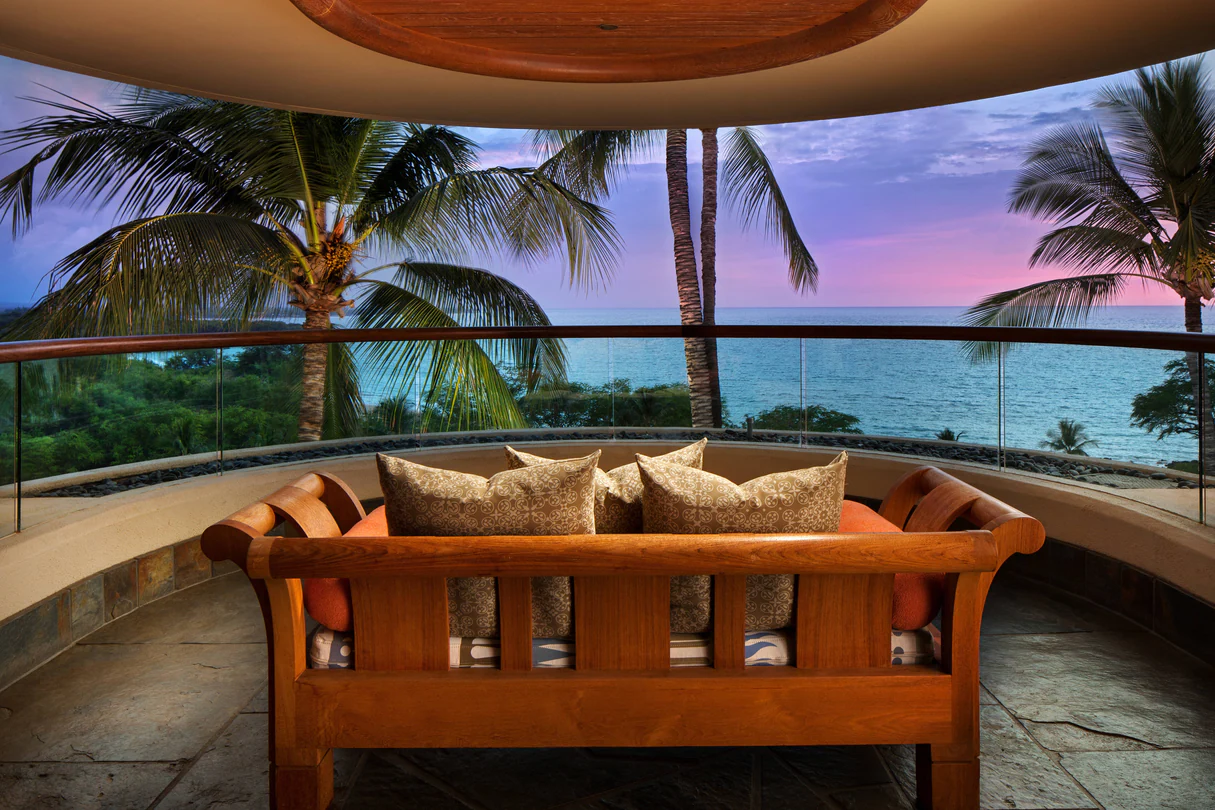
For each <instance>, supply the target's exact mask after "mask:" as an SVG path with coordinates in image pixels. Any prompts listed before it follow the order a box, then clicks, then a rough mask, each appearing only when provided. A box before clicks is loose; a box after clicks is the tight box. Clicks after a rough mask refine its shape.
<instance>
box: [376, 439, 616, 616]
mask: <svg viewBox="0 0 1215 810" xmlns="http://www.w3.org/2000/svg"><path fill="white" fill-rule="evenodd" d="M376 463H377V465H378V466H379V470H380V486H381V488H382V489H383V490H384V506H385V511H386V512H387V517H388V533H389V534H390V535H392V536H393V537H409V536H417V535H431V536H436V537H439V536H444V537H463V536H483V535H494V534H526V535H536V536H540V535H562V534H594V533H595V471H596V470H597V469H598V467H597V466H596V465H598V463H599V452H598V451H596V452H594V453H592V454H591V455H589V456H585V457H583V458H575V459H570V460H568V461H554V462H551V463H549V464H540V465H537V466H535V467H528V468H526V469H522V470H507V471H506V472H501V473H498V474H497V475H495V476H494V477H492V478H489V479H486V478H482V477H481V476H479V475H470V474H468V473H461V472H453V471H451V470H440V469H436V468H434V467H425V466H423V465H421V464H414V463H413V462H410V461H405V460H404V459H400V458H392V457H391V456H385V455H377V456H376ZM447 602H448V611H449V613H450V616H451V620H450V626H451V635H453V636H482V637H496V636H497V635H498V592H497V588H496V587H495V583H494V580H493V578H492V577H467V578H453V579H449V580H448V581H447ZM570 617H571V609H570V580H569V577H537V578H535V579H533V580H532V626H533V630H532V634H533V635H535V636H543V637H547V638H560V637H564V636H569V635H571V633H572V628H571V619H570Z"/></svg>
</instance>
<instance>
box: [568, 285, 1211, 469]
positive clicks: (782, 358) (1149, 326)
mask: <svg viewBox="0 0 1215 810" xmlns="http://www.w3.org/2000/svg"><path fill="white" fill-rule="evenodd" d="M962 312H963V309H962V308H961V307H855V308H835V307H800V308H787V309H775V308H774V309H741V308H735V309H731V308H723V309H720V310H719V312H718V317H717V320H718V322H719V323H722V324H774V325H782V324H867V325H876V326H883V325H891V326H893V325H907V324H919V325H957V324H958V323H959V319H960V316H961V314H962ZM549 317H550V318H551V319H552V321H553V322H554V323H556V324H675V323H678V322H679V316H678V312H677V311H676V310H674V309H558V310H550V311H549ZM1087 326H1090V327H1093V328H1105V329H1137V330H1158V331H1182V330H1183V317H1182V308H1181V307H1180V306H1176V307H1111V308H1108V309H1105V310H1103V311H1101V312H1098V313H1095V314H1094V315H1093V316H1092V317H1090V319H1089V321H1088V324H1087ZM567 349H568V352H569V377H570V379H571V380H574V381H577V382H583V383H587V384H591V385H599V384H603V383H607V382H608V381H610V380H612V379H620V378H625V379H628V380H629V382H630V383H631V384H632V385H634V386H637V385H656V384H661V383H672V382H680V381H686V372H685V367H684V359H683V343H682V341H680V340H659V339H646V340H638V339H629V340H611V341H609V340H570V341H567ZM718 353H719V357H720V369H721V387H722V396H723V399H724V402H725V407H726V414H727V419H729V420H731V421H734V422H736V423H742V422H743V421H744V420H745V417H746V416H747V415H756V414H759V413H761V412H762V411H765V410H767V409H769V408H772V407H775V406H778V405H800V404H802V403H803V402H804V403H805V404H808V405H810V404H814V405H823V406H826V407H828V408H832V409H834V410H837V411H842V412H844V413H847V414H851V415H853V416H856V417H858V418H859V419H860V429H861V430H863V431H864V432H865V433H868V434H874V435H889V436H902V437H909V438H932V437H933V436H935V434H936V433H937V431H939V430H942V429H945V428H948V429H950V430H953V431H954V432H957V433H962V434H963V436H962V439H963V441H967V442H977V443H983V444H995V443H996V441H997V431H998V425H997V407H998V398H997V394H998V392H997V368H996V364H995V363H990V364H976V363H973V362H971V361H970V360H969V359H968V358H967V357H966V356H965V355H964V354H963V353H962V351H961V346H960V344H955V343H946V342H936V341H925V342H907V341H860V340H855V341H854V340H806V341H804V342H803V341H800V340H796V339H790V340H721V341H719V342H718ZM1182 357H1183V355H1182V354H1181V353H1179V352H1162V351H1154V350H1144V349H1111V348H1095V347H1094V348H1090V347H1082V346H1076V347H1073V346H1033V345H1022V346H1019V347H1017V348H1016V349H1014V350H1013V351H1012V352H1011V354H1010V355H1009V357H1008V359H1007V360H1006V363H1005V396H1006V403H1005V415H1006V416H1005V430H1006V433H1007V436H1006V444H1007V445H1008V446H1010V447H1022V448H1037V447H1038V446H1039V443H1040V442H1042V441H1043V440H1044V439H1045V438H1046V431H1047V430H1048V429H1050V428H1052V427H1054V426H1056V425H1057V424H1058V422H1059V420H1060V419H1065V418H1066V419H1074V420H1076V421H1078V422H1081V423H1082V424H1083V425H1084V426H1085V428H1086V431H1087V433H1088V435H1089V436H1090V437H1091V438H1092V439H1094V440H1095V441H1096V445H1095V446H1092V447H1090V448H1089V454H1090V455H1093V456H1098V457H1106V458H1112V459H1118V460H1122V461H1135V462H1140V463H1146V464H1161V463H1165V462H1169V461H1182V460H1192V459H1195V458H1197V457H1198V447H1197V439H1196V438H1194V437H1190V436H1183V437H1177V436H1174V437H1169V438H1167V439H1164V440H1162V441H1158V440H1157V439H1156V437H1155V436H1154V435H1152V434H1148V433H1146V432H1145V431H1143V430H1141V429H1138V428H1135V427H1133V426H1132V425H1131V423H1130V417H1131V403H1132V400H1133V398H1134V396H1135V395H1136V394H1139V393H1142V392H1144V391H1146V390H1147V389H1148V388H1150V387H1151V386H1153V385H1155V384H1157V383H1160V382H1162V381H1163V380H1164V377H1165V372H1164V371H1163V366H1164V364H1165V363H1166V362H1168V361H1169V360H1173V359H1181V358H1182Z"/></svg>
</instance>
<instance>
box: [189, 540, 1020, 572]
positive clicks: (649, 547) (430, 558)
mask: <svg viewBox="0 0 1215 810" xmlns="http://www.w3.org/2000/svg"><path fill="white" fill-rule="evenodd" d="M210 553H211V551H210V550H208V554H210ZM232 556H234V557H239V556H240V555H239V554H233V555H232ZM246 560H247V565H246V571H247V573H248V574H249V576H250V577H251V578H254V579H270V578H274V579H289V578H297V577H298V578H305V579H306V578H309V577H351V578H353V577H394V576H396V577H399V576H446V577H467V576H496V577H509V576H529V577H530V576H610V575H620V574H636V575H647V576H649V575H652V576H676V575H687V574H780V573H838V574H872V573H962V572H988V571H995V570H996V568H997V567H998V565H999V562H1000V560H999V551H998V548H997V544H996V542H995V540H994V539H993V537H992V535H991V533H990V532H987V531H980V530H974V531H961V532H920V533H913V532H908V533H906V534H897V535H895V534H889V533H872V534H870V533H858V534H820V535H770V534H769V535H764V534H755V535H750V534H722V535H674V534H640V535H638V534H619V535H614V534H600V535H572V536H560V537H542V538H534V537H521V536H509V535H508V536H495V537H291V538H284V537H264V536H261V537H251V538H250V539H249V544H248V552H247V557H246ZM238 561H239V560H238Z"/></svg>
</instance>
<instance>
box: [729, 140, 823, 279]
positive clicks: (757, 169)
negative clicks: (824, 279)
mask: <svg viewBox="0 0 1215 810" xmlns="http://www.w3.org/2000/svg"><path fill="white" fill-rule="evenodd" d="M725 152H726V154H725V159H724V160H722V162H721V182H722V190H723V191H724V197H725V202H726V205H727V206H729V207H731V208H733V209H734V210H735V211H736V212H737V213H738V214H739V216H740V217H741V219H742V224H743V227H744V228H749V227H753V226H757V225H758V226H761V227H763V229H764V231H765V233H766V234H767V235H768V236H769V238H775V239H776V240H777V241H779V242H780V245H781V249H782V250H783V251H784V253H785V257H786V258H787V259H788V260H789V283H790V284H791V285H792V286H793V288H794V289H795V290H797V291H799V292H814V291H815V290H816V289H817V287H818V265H817V264H816V263H815V261H814V257H813V256H811V255H810V249H809V248H807V247H806V243H805V241H804V240H803V239H802V237H801V234H800V233H799V232H798V230H797V223H796V222H794V220H793V213H792V211H790V210H789V204H788V202H787V201H786V200H785V194H784V192H783V191H781V188H780V183H779V182H777V179H776V173H775V172H774V171H773V169H772V163H771V161H769V160H768V156H767V155H766V154H764V150H763V147H762V146H761V144H760V142H759V137H758V135H757V134H756V133H755V132H754V131H753V130H751V129H750V128H748V127H736V128H735V129H734V130H733V131H732V132H731V133H730V135H729V136H728V137H727V139H726V150H725Z"/></svg>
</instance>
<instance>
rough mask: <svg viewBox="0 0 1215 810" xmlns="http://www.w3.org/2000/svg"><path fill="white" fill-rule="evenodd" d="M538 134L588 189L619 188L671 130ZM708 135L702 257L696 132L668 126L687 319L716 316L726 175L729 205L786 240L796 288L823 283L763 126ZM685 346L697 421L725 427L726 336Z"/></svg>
mask: <svg viewBox="0 0 1215 810" xmlns="http://www.w3.org/2000/svg"><path fill="white" fill-rule="evenodd" d="M534 138H535V143H536V146H537V148H538V150H539V151H540V153H541V155H542V156H543V157H544V158H545V161H544V163H543V164H542V165H541V169H542V171H544V172H545V173H546V174H550V175H551V176H552V177H554V178H556V179H558V180H559V181H561V182H562V183H564V184H565V185H566V186H568V187H569V188H571V189H574V190H575V191H577V192H578V193H579V194H581V195H583V196H585V197H586V198H588V199H601V198H603V197H606V196H607V195H608V194H610V193H611V191H612V189H613V188H614V187H615V185H616V184H617V183H618V182H619V181H620V179H621V178H622V177H623V176H624V173H625V172H626V171H627V169H628V166H629V164H630V163H632V162H634V161H637V160H640V159H642V158H644V157H646V156H647V155H651V154H653V153H654V152H655V151H656V150H657V147H658V145H659V144H660V143H662V142H663V140H664V137H663V133H661V132H657V131H648V130H541V131H538V132H536V133H535V136H534ZM701 142H702V145H703V146H702V154H703V159H702V164H701V171H702V181H703V182H702V199H701V206H700V260H699V267H698V263H697V255H696V244H695V241H694V239H693V236H692V212H691V202H690V200H689V190H688V133H687V131H686V130H682V129H671V130H667V131H666V133H665V159H666V173H667V208H668V213H669V215H670V220H671V232H672V234H673V236H674V252H675V254H674V256H675V282H676V289H677V291H678V294H679V318H680V322H681V323H683V324H685V325H701V324H703V325H709V326H711V325H713V324H715V323H716V322H717V212H718V188H719V185H720V187H721V190H722V191H723V192H724V195H725V203H726V206H727V207H728V208H730V209H733V212H734V213H735V214H736V215H737V217H738V219H739V221H740V222H741V223H742V225H743V227H744V228H751V227H759V228H762V229H764V231H765V232H766V233H767V234H768V235H769V236H770V237H773V238H775V239H776V240H777V241H778V242H779V243H780V245H781V248H782V250H783V251H784V254H785V257H786V259H787V260H788V263H789V283H790V284H791V285H792V286H793V288H794V289H795V290H797V291H798V292H813V291H814V290H815V288H816V286H817V284H818V266H817V265H816V264H815V262H814V258H813V257H812V256H811V255H810V251H809V249H808V248H807V247H806V244H805V242H804V240H803V239H802V237H801V234H800V233H799V232H798V229H797V224H796V223H795V222H794V219H793V213H792V211H791V209H790V207H789V203H788V201H787V200H786V199H785V195H784V192H782V191H781V188H780V184H779V183H778V181H777V178H776V172H775V169H774V168H773V166H772V162H771V161H770V160H769V159H768V156H767V155H766V154H764V151H763V147H762V145H761V143H760V139H759V135H758V133H757V132H756V131H755V130H753V129H751V128H748V127H736V128H734V129H732V130H730V131H729V133H728V134H727V135H726V138H725V145H724V149H723V148H722V146H721V145H720V142H719V139H718V132H717V130H716V129H703V130H701ZM684 354H685V359H686V363H687V369H688V386H689V392H690V396H691V403H692V423H693V424H694V425H695V426H697V427H721V426H722V425H723V424H724V421H725V414H724V409H723V406H722V397H721V380H720V375H719V372H718V362H717V341H716V340H715V339H712V338H709V339H703V338H690V339H687V340H685V341H684Z"/></svg>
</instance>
